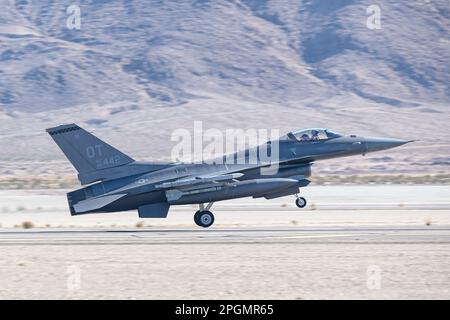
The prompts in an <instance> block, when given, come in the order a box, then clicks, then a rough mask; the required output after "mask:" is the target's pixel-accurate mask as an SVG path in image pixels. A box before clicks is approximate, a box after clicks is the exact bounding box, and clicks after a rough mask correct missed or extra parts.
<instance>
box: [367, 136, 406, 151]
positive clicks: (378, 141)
mask: <svg viewBox="0 0 450 320" xmlns="http://www.w3.org/2000/svg"><path fill="white" fill-rule="evenodd" d="M408 142H411V141H408V140H400V139H389V138H365V144H366V149H367V152H374V151H380V150H386V149H391V148H395V147H398V146H401V145H403V144H405V143H408Z"/></svg>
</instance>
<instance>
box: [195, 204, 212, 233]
mask: <svg viewBox="0 0 450 320" xmlns="http://www.w3.org/2000/svg"><path fill="white" fill-rule="evenodd" d="M213 203H214V202H210V203H208V205H207V206H206V207H205V205H204V204H203V203H201V204H199V210H198V211H197V212H196V213H195V214H194V222H195V223H196V224H197V225H198V226H200V227H203V228H208V227H210V226H212V224H213V223H214V215H213V214H212V212H211V211H209V209H211V207H212V205H213Z"/></svg>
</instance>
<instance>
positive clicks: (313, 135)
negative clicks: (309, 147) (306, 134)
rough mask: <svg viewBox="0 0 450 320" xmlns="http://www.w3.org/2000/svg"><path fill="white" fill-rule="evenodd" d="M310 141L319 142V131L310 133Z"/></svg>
mask: <svg viewBox="0 0 450 320" xmlns="http://www.w3.org/2000/svg"><path fill="white" fill-rule="evenodd" d="M311 140H312V141H317V140H319V131H317V130H313V131H311Z"/></svg>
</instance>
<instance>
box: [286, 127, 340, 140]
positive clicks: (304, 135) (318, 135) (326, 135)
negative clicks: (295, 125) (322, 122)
mask: <svg viewBox="0 0 450 320" xmlns="http://www.w3.org/2000/svg"><path fill="white" fill-rule="evenodd" d="M287 137H288V138H289V139H291V140H296V141H300V142H307V141H320V140H329V139H334V138H339V137H341V135H340V134H337V133H335V132H333V131H331V130H328V129H323V128H310V129H301V130H297V131H293V132H289V133H288V134H287Z"/></svg>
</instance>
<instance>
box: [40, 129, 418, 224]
mask: <svg viewBox="0 0 450 320" xmlns="http://www.w3.org/2000/svg"><path fill="white" fill-rule="evenodd" d="M46 131H47V132H48V133H49V134H50V136H51V137H52V138H53V140H54V141H55V142H56V144H57V145H58V146H59V147H60V148H61V150H62V151H63V152H64V154H65V155H66V157H67V158H68V159H69V161H70V162H71V163H72V165H73V166H74V167H75V169H76V170H77V171H78V180H79V181H80V183H81V185H83V186H84V187H83V188H81V189H78V190H75V191H72V192H69V193H67V200H68V204H69V209H70V213H71V215H80V214H87V213H101V212H117V211H127V210H137V211H138V215H139V217H141V218H166V217H167V214H168V212H169V207H170V206H173V205H184V204H196V205H198V206H199V209H198V210H197V211H196V212H195V213H194V222H195V223H196V224H197V225H198V226H200V227H204V228H207V227H210V226H211V225H212V224H213V223H214V215H213V213H212V212H211V211H210V209H211V206H212V205H213V203H214V202H216V201H221V200H228V199H235V198H243V197H253V198H265V199H274V198H278V197H284V196H288V195H295V198H296V200H295V204H296V205H297V207H299V208H304V207H305V206H306V204H307V203H306V199H305V198H304V197H300V196H299V192H300V188H303V187H306V186H307V185H308V184H309V183H310V180H308V178H309V177H310V176H311V167H312V165H313V163H314V162H315V161H319V160H325V159H331V158H338V157H346V156H353V155H365V154H366V153H369V152H374V151H380V150H386V149H390V148H395V147H398V146H401V145H403V144H405V143H408V142H410V141H406V140H399V139H387V138H364V137H358V136H356V135H350V136H343V135H340V134H338V133H335V132H333V131H331V130H328V129H323V128H313V129H304V130H298V131H293V132H289V133H288V134H287V135H285V136H282V137H280V138H279V139H276V140H271V141H267V142H266V143H264V144H262V145H259V146H257V147H254V148H248V149H246V150H243V151H240V152H236V153H234V154H231V156H230V155H226V156H223V157H220V158H217V159H216V160H214V161H212V162H211V161H208V162H205V161H202V162H200V163H178V162H173V163H161V162H160V163H158V162H141V161H136V160H134V159H133V158H131V157H130V156H128V155H126V154H124V153H122V152H120V151H119V150H117V149H116V148H114V147H113V146H111V145H109V144H107V143H105V142H104V141H102V140H100V139H99V138H97V137H95V136H94V135H93V134H91V133H89V132H87V131H86V130H84V129H82V128H80V127H79V126H78V125H76V124H66V125H61V126H58V127H54V128H49V129H47V130H46ZM261 150H264V151H265V152H266V153H267V154H269V155H270V157H269V158H268V157H266V156H264V157H262V156H260V155H259V153H258V152H259V151H261ZM251 154H257V156H256V158H254V159H253V160H254V161H247V160H249V159H250V155H251ZM274 154H276V156H274ZM237 159H240V160H241V161H237ZM267 159H269V160H267ZM242 160H244V161H242Z"/></svg>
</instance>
